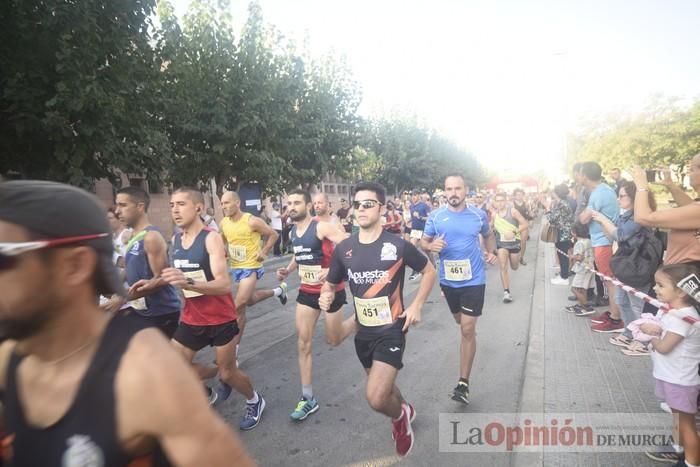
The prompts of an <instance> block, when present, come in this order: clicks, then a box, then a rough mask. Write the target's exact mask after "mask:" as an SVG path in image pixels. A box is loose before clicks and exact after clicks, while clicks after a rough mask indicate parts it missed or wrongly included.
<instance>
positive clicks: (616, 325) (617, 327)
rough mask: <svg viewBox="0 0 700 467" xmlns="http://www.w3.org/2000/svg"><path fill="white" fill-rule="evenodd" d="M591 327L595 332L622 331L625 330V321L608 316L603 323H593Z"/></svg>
mask: <svg viewBox="0 0 700 467" xmlns="http://www.w3.org/2000/svg"><path fill="white" fill-rule="evenodd" d="M591 329H592V330H593V331H595V332H622V331H624V330H625V323H623V322H622V320H621V319H615V320H614V319H612V318H610V319H609V320H608V321H606V322H604V323H598V324H594V325H593V326H591Z"/></svg>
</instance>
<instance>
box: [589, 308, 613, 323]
mask: <svg viewBox="0 0 700 467" xmlns="http://www.w3.org/2000/svg"><path fill="white" fill-rule="evenodd" d="M609 319H610V312H609V311H604V312H602V313H600V314H597V315H595V316H592V317H591V323H593V324H600V323H605V322H607V321H608V320H609Z"/></svg>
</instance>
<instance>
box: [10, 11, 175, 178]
mask: <svg viewBox="0 0 700 467" xmlns="http://www.w3.org/2000/svg"><path fill="white" fill-rule="evenodd" d="M153 8H154V3H153V1H148V0H145V1H144V0H112V1H109V2H105V1H100V0H83V1H81V2H66V1H61V0H44V1H38V0H35V1H20V0H7V1H4V2H2V4H1V5H0V21H1V22H2V25H3V27H2V29H1V30H0V70H2V71H1V72H0V73H1V74H0V85H1V87H2V90H3V93H2V96H0V112H2V119H1V123H0V152H2V154H3V157H2V158H1V159H0V174H6V175H7V174H14V175H18V176H20V177H30V178H40V179H52V180H59V181H64V182H68V183H72V184H75V185H82V186H86V187H88V186H90V185H91V184H92V182H93V180H94V179H95V178H100V177H110V178H112V179H113V180H114V179H116V174H117V171H118V170H121V171H123V172H126V173H134V172H135V173H139V174H143V173H149V174H150V176H153V177H155V178H158V175H159V174H161V173H162V168H163V167H164V166H167V163H168V161H169V157H170V152H169V145H168V142H167V138H166V136H165V132H164V131H163V128H162V124H161V123H160V121H159V119H158V110H159V109H158V100H157V96H158V84H157V80H158V74H159V70H158V67H157V62H156V60H155V57H154V53H153V49H152V47H151V45H150V44H149V41H150V40H151V36H150V34H149V29H151V28H152V24H151V19H150V18H151V16H152V14H153Z"/></svg>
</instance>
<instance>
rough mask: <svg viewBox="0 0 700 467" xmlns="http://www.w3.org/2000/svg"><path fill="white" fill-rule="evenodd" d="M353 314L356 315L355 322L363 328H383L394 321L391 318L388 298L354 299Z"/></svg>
mask: <svg viewBox="0 0 700 467" xmlns="http://www.w3.org/2000/svg"><path fill="white" fill-rule="evenodd" d="M355 312H356V313H357V320H358V321H359V322H360V324H361V325H363V326H368V327H374V326H385V325H387V324H391V323H392V322H393V321H394V320H393V318H392V316H391V307H390V306H389V297H377V298H358V297H355Z"/></svg>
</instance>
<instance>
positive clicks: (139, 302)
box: [128, 297, 148, 311]
mask: <svg viewBox="0 0 700 467" xmlns="http://www.w3.org/2000/svg"><path fill="white" fill-rule="evenodd" d="M128 305H129V306H130V307H131V308H133V309H134V310H138V311H144V310H146V309H148V307H147V306H146V298H145V297H141V298H137V299H136V300H132V301H130V302H129V304H128Z"/></svg>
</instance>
